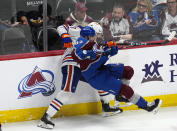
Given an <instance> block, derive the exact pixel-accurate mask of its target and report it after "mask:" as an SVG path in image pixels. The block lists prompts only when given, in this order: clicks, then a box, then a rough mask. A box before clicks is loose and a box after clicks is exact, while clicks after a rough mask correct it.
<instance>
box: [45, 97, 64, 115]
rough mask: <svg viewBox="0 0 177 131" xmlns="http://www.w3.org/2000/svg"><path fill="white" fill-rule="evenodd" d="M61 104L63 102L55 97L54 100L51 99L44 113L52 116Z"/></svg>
mask: <svg viewBox="0 0 177 131" xmlns="http://www.w3.org/2000/svg"><path fill="white" fill-rule="evenodd" d="M62 106H63V103H62V102H60V101H59V100H58V99H56V98H55V99H54V100H52V101H51V103H50V105H49V108H48V110H47V112H46V113H47V114H48V115H49V116H50V117H53V116H54V115H55V114H56V113H57V112H58V111H59V110H60V109H61V108H62Z"/></svg>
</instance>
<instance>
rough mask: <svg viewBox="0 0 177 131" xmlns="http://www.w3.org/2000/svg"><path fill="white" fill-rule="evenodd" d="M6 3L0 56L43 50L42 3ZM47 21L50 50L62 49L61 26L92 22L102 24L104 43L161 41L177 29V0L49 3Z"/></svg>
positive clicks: (58, 0)
mask: <svg viewBox="0 0 177 131" xmlns="http://www.w3.org/2000/svg"><path fill="white" fill-rule="evenodd" d="M7 1H8V2H9V1H11V2H9V3H12V4H11V6H10V8H9V9H8V7H3V6H7V5H6V3H5V2H4V3H2V4H1V6H0V18H1V19H0V55H7V54H17V53H26V52H40V51H44V46H43V6H42V1H41V0H39V1H34V0H31V1H30V0H27V1H26V3H25V4H24V5H25V6H26V7H25V6H22V5H20V2H19V1H20V0H17V1H18V2H15V1H14V0H7ZM0 3H1V2H0ZM30 4H33V6H31V7H30V6H29V5H30ZM28 6H29V8H27V7H28ZM5 9H7V10H10V11H11V12H15V14H13V13H11V14H10V15H9V12H8V11H6V10H5ZM46 19H47V31H48V50H49V51H50V50H61V49H63V44H62V41H61V38H60V37H59V35H58V32H57V27H58V26H60V25H62V24H69V25H74V26H86V25H87V24H88V23H90V22H92V21H96V22H99V23H100V24H101V25H102V27H103V36H104V40H114V41H120V42H121V41H125V40H126V41H140V42H143V41H158V40H162V39H166V37H168V36H169V34H170V32H172V31H176V30H177V1H176V0H56V1H55V0H48V5H47V18H46Z"/></svg>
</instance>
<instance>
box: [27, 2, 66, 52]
mask: <svg viewBox="0 0 177 131" xmlns="http://www.w3.org/2000/svg"><path fill="white" fill-rule="evenodd" d="M51 15H52V7H51V6H50V4H47V31H48V50H59V49H62V44H61V39H60V37H59V35H58V33H57V30H56V28H57V26H58V24H61V23H60V22H58V23H57V22H56V21H55V19H53V18H52V17H51ZM29 17H30V18H29V19H30V25H31V28H32V34H33V41H34V43H35V46H36V48H37V49H38V50H39V51H43V50H44V46H43V19H42V17H43V5H39V6H38V11H30V13H29ZM56 19H58V20H59V19H60V18H56ZM62 24H63V23H62Z"/></svg>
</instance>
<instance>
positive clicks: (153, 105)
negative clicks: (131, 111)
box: [144, 99, 162, 114]
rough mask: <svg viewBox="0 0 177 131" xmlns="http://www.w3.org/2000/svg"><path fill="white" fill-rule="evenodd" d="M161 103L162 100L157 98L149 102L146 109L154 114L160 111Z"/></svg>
mask: <svg viewBox="0 0 177 131" xmlns="http://www.w3.org/2000/svg"><path fill="white" fill-rule="evenodd" d="M161 105H162V100H160V99H155V100H154V101H152V102H150V103H148V105H147V106H146V107H145V108H144V109H145V110H146V111H148V112H153V113H154V114H156V113H157V112H158V111H159V108H160V106H161Z"/></svg>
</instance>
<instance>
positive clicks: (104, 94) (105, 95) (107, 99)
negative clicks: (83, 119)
mask: <svg viewBox="0 0 177 131" xmlns="http://www.w3.org/2000/svg"><path fill="white" fill-rule="evenodd" d="M98 94H99V96H100V100H101V101H103V102H104V103H109V102H110V100H111V96H110V94H109V93H108V92H105V91H98Z"/></svg>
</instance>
